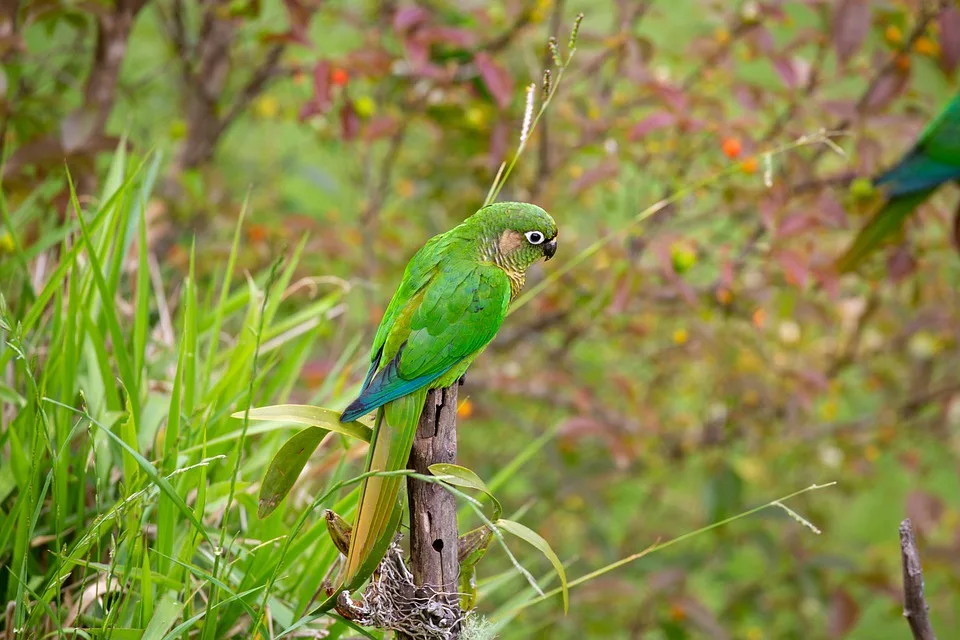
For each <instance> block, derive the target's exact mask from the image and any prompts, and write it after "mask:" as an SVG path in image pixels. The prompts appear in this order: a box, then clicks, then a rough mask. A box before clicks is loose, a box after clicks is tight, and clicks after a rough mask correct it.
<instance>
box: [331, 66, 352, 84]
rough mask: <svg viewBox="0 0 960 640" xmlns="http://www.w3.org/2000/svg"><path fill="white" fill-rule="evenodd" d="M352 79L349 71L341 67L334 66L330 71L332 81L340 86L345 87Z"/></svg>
mask: <svg viewBox="0 0 960 640" xmlns="http://www.w3.org/2000/svg"><path fill="white" fill-rule="evenodd" d="M349 81H350V74H349V73H347V70H346V69H341V68H340V67H334V68H333V70H332V71H330V82H332V83H333V84H335V85H336V86H338V87H343V86H345V85H346V84H347V82H349Z"/></svg>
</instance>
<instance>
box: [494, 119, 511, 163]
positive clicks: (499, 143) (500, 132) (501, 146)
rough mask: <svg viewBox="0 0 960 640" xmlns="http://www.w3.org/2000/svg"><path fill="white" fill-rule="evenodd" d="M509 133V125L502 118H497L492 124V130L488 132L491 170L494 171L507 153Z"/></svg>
mask: <svg viewBox="0 0 960 640" xmlns="http://www.w3.org/2000/svg"><path fill="white" fill-rule="evenodd" d="M510 133H511V129H510V125H509V124H508V123H507V122H506V120H505V119H504V118H498V119H497V122H496V124H494V125H493V131H491V132H490V169H491V170H492V171H496V169H497V167H499V166H500V163H501V162H502V161H503V159H504V158H505V157H506V155H507V144H508V138H509V136H510Z"/></svg>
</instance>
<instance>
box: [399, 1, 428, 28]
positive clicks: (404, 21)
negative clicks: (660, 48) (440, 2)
mask: <svg viewBox="0 0 960 640" xmlns="http://www.w3.org/2000/svg"><path fill="white" fill-rule="evenodd" d="M429 19H430V14H429V13H427V10H426V9H423V8H421V7H418V6H416V5H414V6H406V7H403V8H402V9H398V10H397V13H396V14H394V16H393V28H394V29H395V30H396V31H397V33H405V32H407V31H410V30H411V29H413V28H414V27H418V26H420V25H422V24H423V23H425V22H427V21H428V20H429Z"/></svg>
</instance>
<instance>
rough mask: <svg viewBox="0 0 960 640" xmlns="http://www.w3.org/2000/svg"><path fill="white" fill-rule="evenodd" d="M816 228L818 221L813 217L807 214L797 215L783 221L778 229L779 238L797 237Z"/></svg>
mask: <svg viewBox="0 0 960 640" xmlns="http://www.w3.org/2000/svg"><path fill="white" fill-rule="evenodd" d="M816 227H817V223H816V220H814V219H813V218H812V217H810V216H809V215H807V214H805V213H795V214H793V215H790V216H787V217H786V218H784V219H783V221H782V222H781V223H780V226H779V228H777V236H778V237H781V238H784V237H787V236H795V235H799V234H801V233H803V232H804V231H807V230H809V229H814V228H816Z"/></svg>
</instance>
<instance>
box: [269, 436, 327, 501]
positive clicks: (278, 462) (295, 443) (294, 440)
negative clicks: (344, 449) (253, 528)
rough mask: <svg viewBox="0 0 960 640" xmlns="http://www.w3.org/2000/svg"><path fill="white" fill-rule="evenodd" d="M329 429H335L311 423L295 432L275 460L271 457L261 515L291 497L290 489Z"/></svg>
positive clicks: (274, 457) (275, 456)
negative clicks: (310, 425)
mask: <svg viewBox="0 0 960 640" xmlns="http://www.w3.org/2000/svg"><path fill="white" fill-rule="evenodd" d="M329 433H331V431H330V430H329V429H321V428H320V427H307V428H306V429H304V430H303V431H299V432H298V433H296V434H294V435H293V437H291V438H290V439H289V440H287V441H286V442H285V443H284V445H283V446H282V447H280V450H279V451H277V453H276V455H274V456H273V460H271V461H270V466H269V467H267V473H266V474H265V475H264V477H263V482H262V483H261V484H260V506H259V508H258V509H257V517H258V518H266V517H267V516H268V515H270V514H271V513H273V511H274V509H276V508H277V505H279V504H280V502H281V501H282V500H283V499H284V498H286V497H287V494H288V493H290V489H292V488H293V484H294V483H295V482H296V481H297V478H298V477H300V472H301V471H303V467H304V466H305V465H306V464H307V460H309V459H310V456H312V455H313V452H314V451H315V450H316V448H317V447H318V446H320V441H321V440H323V439H324V438H325V437H326V436H327V434H329Z"/></svg>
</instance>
